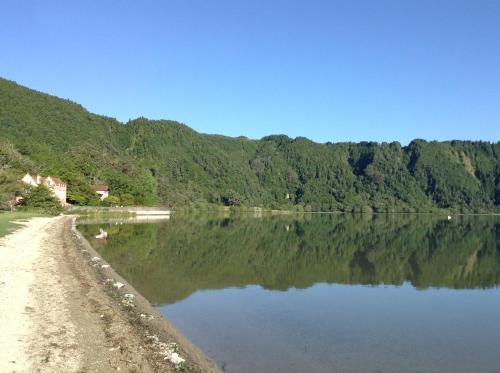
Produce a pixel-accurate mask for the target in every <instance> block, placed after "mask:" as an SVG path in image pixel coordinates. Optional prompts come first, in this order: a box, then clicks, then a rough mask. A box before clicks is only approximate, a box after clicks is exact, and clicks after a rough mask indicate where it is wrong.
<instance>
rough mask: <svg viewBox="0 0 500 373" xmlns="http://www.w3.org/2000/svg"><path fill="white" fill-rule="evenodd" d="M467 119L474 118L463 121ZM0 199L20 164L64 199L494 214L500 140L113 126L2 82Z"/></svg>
mask: <svg viewBox="0 0 500 373" xmlns="http://www.w3.org/2000/svg"><path fill="white" fill-rule="evenodd" d="M471 125H472V124H471ZM0 129H1V131H0V180H2V183H1V185H2V187H1V189H0V200H1V201H2V204H3V206H4V207H5V206H8V205H9V201H11V200H12V198H13V196H15V194H16V193H19V185H18V184H17V180H18V177H19V175H21V174H22V173H23V172H25V171H33V172H34V171H36V170H39V171H40V172H41V173H42V174H45V175H48V174H51V175H56V176H58V177H60V178H61V179H63V180H64V181H66V182H67V184H68V188H69V190H68V200H69V202H70V203H72V204H77V205H78V204H80V205H85V204H90V205H97V204H99V203H98V201H97V200H96V198H95V195H94V192H93V190H92V188H91V185H92V184H107V185H110V186H111V188H112V195H113V198H112V199H113V200H114V202H119V203H121V204H126V205H129V204H138V205H146V206H148V205H158V204H161V205H169V206H173V207H177V208H178V207H182V206H186V205H192V206H197V207H206V206H207V205H210V204H216V205H226V206H247V207H248V206H263V207H267V208H274V209H293V210H298V211H312V210H323V211H331V210H337V211H367V212H369V211H377V212H391V211H419V212H428V211H435V210H438V209H447V210H454V211H462V212H498V211H500V142H496V143H489V142H483V141H450V142H435V141H432V142H426V141H424V140H415V141H413V142H411V143H410V144H409V145H408V146H401V145H400V144H399V143H397V142H393V143H374V142H362V143H358V144H355V143H336V144H332V143H327V144H317V143H314V142H312V141H310V140H308V139H305V138H295V139H291V138H289V137H287V136H284V135H277V136H268V137H265V138H263V139H261V140H250V139H247V138H243V137H239V138H229V137H224V136H215V135H204V134H199V133H197V132H195V131H193V130H192V129H190V128H188V127H187V126H185V125H183V124H180V123H177V122H173V121H167V120H159V121H155V120H147V119H145V118H138V119H135V120H131V121H129V122H128V123H126V124H122V123H120V122H118V121H116V120H115V119H112V118H107V117H103V116H99V115H94V114H91V113H89V112H88V111H86V110H85V109H84V108H83V107H81V106H80V105H78V104H75V103H72V102H70V101H67V100H62V99H59V98H56V97H53V96H49V95H47V94H43V93H39V92H36V91H33V90H30V89H27V88H24V87H21V86H19V85H17V84H15V83H13V82H10V81H7V80H2V79H0Z"/></svg>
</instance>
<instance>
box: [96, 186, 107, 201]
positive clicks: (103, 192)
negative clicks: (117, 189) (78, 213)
mask: <svg viewBox="0 0 500 373" xmlns="http://www.w3.org/2000/svg"><path fill="white" fill-rule="evenodd" d="M94 190H95V192H96V193H97V195H98V196H99V199H100V200H101V201H102V200H104V199H106V198H108V197H109V191H110V190H111V188H110V187H109V186H107V185H94Z"/></svg>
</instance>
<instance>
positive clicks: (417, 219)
mask: <svg viewBox="0 0 500 373" xmlns="http://www.w3.org/2000/svg"><path fill="white" fill-rule="evenodd" d="M499 222H500V218H498V217H492V216H474V217H461V218H455V219H453V220H452V221H448V220H446V219H443V218H440V217H438V216H435V215H417V214H380V215H378V214H375V215H371V214H360V215H358V216H353V215H351V214H348V215H337V214H327V215H311V214H300V215H297V214H295V215H282V216H270V215H269V216H263V217H261V218H251V217H250V216H249V215H241V216H239V215H238V216H231V217H214V215H210V216H205V217H203V216H197V217H196V218H191V217H187V216H186V217H181V216H179V215H176V216H174V217H173V218H172V219H171V220H169V221H168V222H165V223H160V224H123V225H120V224H101V225H79V226H78V229H79V230H80V231H82V232H83V234H84V235H85V236H86V237H87V239H88V240H89V242H90V243H91V244H92V246H94V247H95V248H96V249H98V250H100V252H101V254H102V255H103V256H104V258H105V259H106V260H107V261H108V262H109V263H110V264H111V265H112V266H113V268H115V269H116V270H117V271H118V272H119V273H120V274H121V275H122V276H124V277H125V278H126V279H127V280H128V281H130V282H131V283H132V284H133V285H134V287H136V288H137V289H138V290H139V292H140V293H141V294H143V295H144V296H146V298H148V299H149V300H150V301H151V302H153V303H156V304H160V303H174V302H175V301H177V300H181V299H184V298H186V297H187V296H189V295H190V294H192V293H193V292H195V291H197V290H203V289H220V288H227V287H239V286H246V285H249V284H258V285H261V286H263V287H265V288H268V289H275V290H285V289H288V288H290V287H297V288H307V287H309V286H311V285H313V284H315V283H318V282H327V283H346V284H373V285H375V284H382V283H384V284H393V285H401V284H403V283H404V282H405V281H409V282H411V283H412V284H413V285H414V286H415V287H418V288H427V287H450V288H485V287H492V286H496V285H498V284H499V283H500V251H499V250H498V247H499V246H498V232H497V231H498V226H499V225H498V224H499ZM99 228H102V229H104V230H105V231H107V233H108V239H107V240H99V239H96V238H95V235H97V234H98V233H99ZM101 248H102V250H101Z"/></svg>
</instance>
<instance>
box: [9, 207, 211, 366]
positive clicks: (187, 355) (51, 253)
mask: <svg viewBox="0 0 500 373" xmlns="http://www.w3.org/2000/svg"><path fill="white" fill-rule="evenodd" d="M75 220H76V217H75V216H59V217H53V218H47V217H44V218H32V219H30V220H28V221H27V222H22V223H20V225H21V227H19V228H18V229H16V230H15V231H14V232H13V233H10V234H8V235H6V236H4V237H2V238H0V270H1V271H0V328H1V329H2V331H3V336H2V340H1V344H0V347H1V348H0V350H1V351H0V370H1V371H5V372H25V371H26V372H31V371H39V372H52V371H65V372H82V371H86V372H116V371H124V372H129V371H130V372H133V371H141V372H160V371H161V372H176V371H183V372H219V370H218V368H217V367H216V365H215V364H214V362H213V361H211V360H210V359H209V358H208V357H207V356H206V355H205V354H204V353H203V352H201V351H200V350H199V349H198V348H197V347H196V346H194V345H193V344H192V343H191V342H190V341H189V340H188V339H187V338H186V337H184V336H183V335H182V334H181V333H180V332H179V331H177V329H176V328H175V327H174V326H173V325H172V324H171V323H170V322H169V321H168V320H166V319H165V318H164V317H163V316H162V315H161V314H160V313H159V312H157V311H156V310H155V309H154V308H153V307H152V306H151V304H150V303H149V302H148V301H147V300H146V299H145V298H144V297H143V296H142V295H141V294H140V293H138V292H137V291H136V290H135V289H134V288H133V287H132V286H131V285H130V284H129V283H128V282H127V281H126V280H124V279H123V278H122V277H121V276H119V275H118V274H117V273H116V272H115V271H114V270H113V269H112V268H111V266H109V264H108V263H107V262H106V261H104V260H103V259H102V257H101V256H100V255H99V254H98V253H97V252H96V251H95V250H94V248H92V246H91V245H90V244H89V243H88V242H87V240H86V239H85V238H84V237H83V236H82V235H81V234H80V233H79V232H78V231H77V229H76V227H75Z"/></svg>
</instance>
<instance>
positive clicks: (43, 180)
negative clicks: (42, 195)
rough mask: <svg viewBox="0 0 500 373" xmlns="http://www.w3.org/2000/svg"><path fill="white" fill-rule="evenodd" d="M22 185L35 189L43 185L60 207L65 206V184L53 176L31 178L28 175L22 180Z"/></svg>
mask: <svg viewBox="0 0 500 373" xmlns="http://www.w3.org/2000/svg"><path fill="white" fill-rule="evenodd" d="M22 181H23V183H24V184H27V185H31V186H33V187H37V186H38V185H42V184H43V185H45V186H46V187H47V188H49V190H50V191H51V192H52V194H53V195H54V197H56V198H57V199H58V200H59V202H60V203H61V205H62V206H66V183H64V182H63V181H62V180H61V179H59V178H57V177H55V176H47V177H43V176H40V175H36V176H31V175H30V174H29V173H28V174H26V175H24V177H23V178H22Z"/></svg>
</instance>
